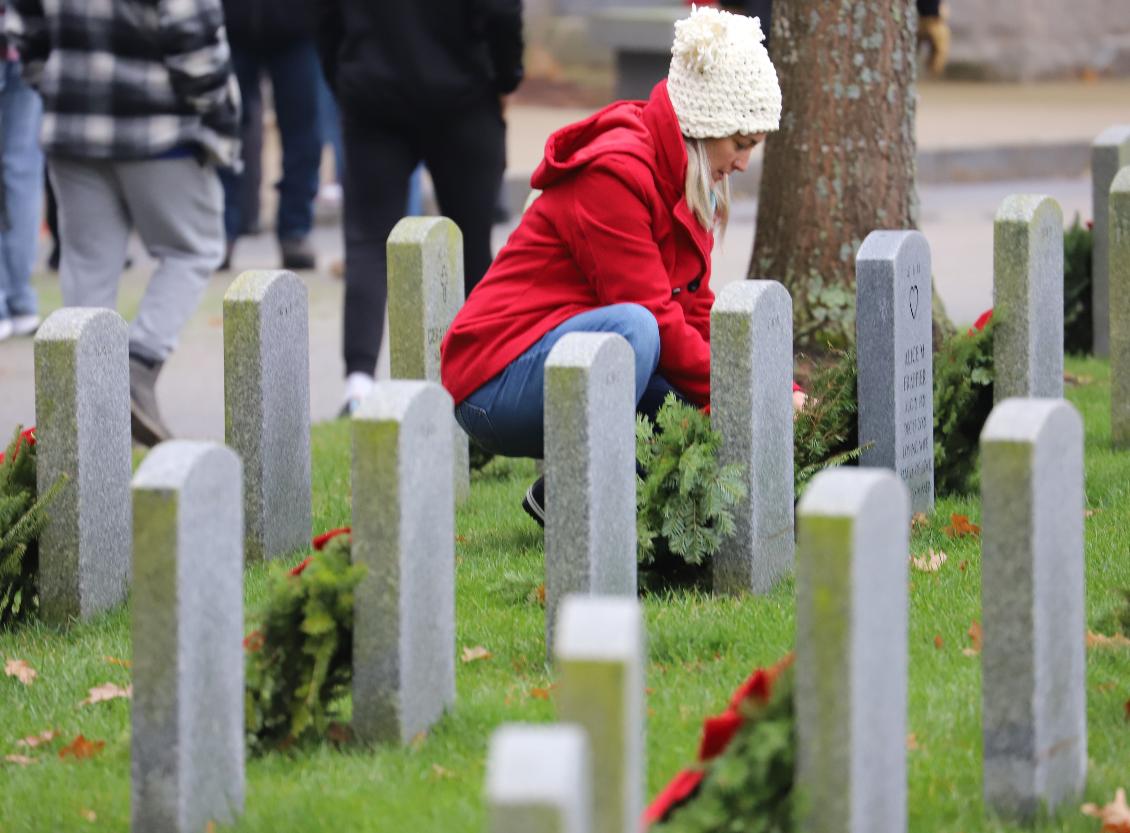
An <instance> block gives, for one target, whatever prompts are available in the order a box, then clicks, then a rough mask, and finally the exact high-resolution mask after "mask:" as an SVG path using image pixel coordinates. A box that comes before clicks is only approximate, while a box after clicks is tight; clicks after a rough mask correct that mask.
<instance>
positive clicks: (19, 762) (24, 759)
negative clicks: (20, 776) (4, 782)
mask: <svg viewBox="0 0 1130 833" xmlns="http://www.w3.org/2000/svg"><path fill="white" fill-rule="evenodd" d="M4 760H5V762H7V763H9V764H15V765H16V766H31V765H32V764H36V763H39V759H38V758H29V757H28V756H27V755H5V756H4Z"/></svg>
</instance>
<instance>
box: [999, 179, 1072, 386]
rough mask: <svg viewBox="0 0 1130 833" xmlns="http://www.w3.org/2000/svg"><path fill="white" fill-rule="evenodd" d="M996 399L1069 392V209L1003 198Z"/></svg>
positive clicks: (1030, 197) (1034, 199)
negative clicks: (1066, 362) (1065, 342)
mask: <svg viewBox="0 0 1130 833" xmlns="http://www.w3.org/2000/svg"><path fill="white" fill-rule="evenodd" d="M993 374H994V381H993V399H994V400H995V401H997V402H1001V401H1003V400H1005V399H1007V398H1009V397H1013V396H1038V397H1048V398H1052V399H1058V398H1061V397H1062V396H1063V212H1062V211H1061V210H1060V207H1059V203H1057V202H1056V201H1055V200H1053V199H1052V198H1051V197H1044V196H1040V195H1038V194H1013V195H1012V196H1009V197H1005V199H1004V202H1002V203H1001V206H1000V209H998V211H997V217H996V222H995V224H994V228H993Z"/></svg>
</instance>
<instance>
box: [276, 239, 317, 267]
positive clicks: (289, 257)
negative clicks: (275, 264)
mask: <svg viewBox="0 0 1130 833" xmlns="http://www.w3.org/2000/svg"><path fill="white" fill-rule="evenodd" d="M279 251H280V252H282V268H283V269H293V270H295V271H298V270H301V269H313V268H314V267H315V265H316V264H317V261H316V259H315V257H314V250H313V249H311V248H310V242H309V241H308V240H307V239H306V238H305V237H302V238H295V239H293V240H280V241H279Z"/></svg>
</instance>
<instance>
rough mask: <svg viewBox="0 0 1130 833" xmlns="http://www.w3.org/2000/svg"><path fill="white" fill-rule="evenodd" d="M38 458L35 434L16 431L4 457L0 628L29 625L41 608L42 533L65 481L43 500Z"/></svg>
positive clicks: (0, 471)
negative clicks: (38, 584)
mask: <svg viewBox="0 0 1130 833" xmlns="http://www.w3.org/2000/svg"><path fill="white" fill-rule="evenodd" d="M35 459H36V450H35V429H34V428H28V429H27V430H26V431H23V432H21V431H20V429H19V428H18V427H17V428H16V430H15V434H14V436H13V437H12V441H11V442H10V443H9V444H8V448H7V450H6V451H5V452H4V453H3V454H0V629H7V628H11V627H13V626H14V625H16V624H18V623H20V622H24V621H26V620H27V619H29V618H31V616H32V615H33V614H34V613H35V611H36V610H37V609H38V606H39V598H38V595H37V591H36V577H37V574H38V572H39V533H40V532H41V531H42V530H43V527H44V525H45V524H46V523H47V507H48V506H49V505H50V504H51V502H52V501H53V500H54V499H55V496H56V495H58V493H59V490H60V489H62V487H63V483H64V479H63V478H61V477H60V478H59V479H58V480H56V481H55V483H54V484H52V486H51V488H50V489H48V491H47V494H45V495H42V496H40V495H39V494H38V492H37V488H36V466H35Z"/></svg>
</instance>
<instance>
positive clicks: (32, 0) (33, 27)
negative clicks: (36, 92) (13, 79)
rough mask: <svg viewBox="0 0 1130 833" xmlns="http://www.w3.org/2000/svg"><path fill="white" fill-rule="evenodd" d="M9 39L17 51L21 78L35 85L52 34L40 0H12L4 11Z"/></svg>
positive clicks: (45, 61)
mask: <svg viewBox="0 0 1130 833" xmlns="http://www.w3.org/2000/svg"><path fill="white" fill-rule="evenodd" d="M4 30H5V32H6V33H7V35H8V41H9V42H10V43H11V45H12V46H13V47H14V48H15V49H16V51H17V52H19V54H20V65H21V73H22V75H23V78H24V81H25V82H27V84H28V85H30V86H32V87H36V88H38V86H39V79H40V78H41V77H42V76H43V66H44V64H46V63H47V56H48V55H50V54H51V37H50V34H49V33H48V31H47V18H46V16H45V15H44V13H43V4H42V2H40V0H11V2H10V3H9V4H8V8H7V13H6V14H5V15H4Z"/></svg>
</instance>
